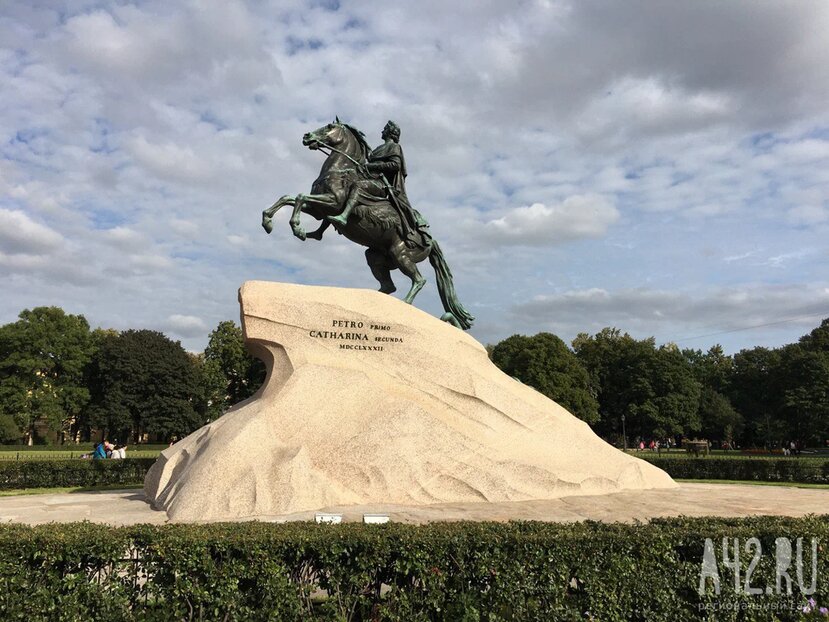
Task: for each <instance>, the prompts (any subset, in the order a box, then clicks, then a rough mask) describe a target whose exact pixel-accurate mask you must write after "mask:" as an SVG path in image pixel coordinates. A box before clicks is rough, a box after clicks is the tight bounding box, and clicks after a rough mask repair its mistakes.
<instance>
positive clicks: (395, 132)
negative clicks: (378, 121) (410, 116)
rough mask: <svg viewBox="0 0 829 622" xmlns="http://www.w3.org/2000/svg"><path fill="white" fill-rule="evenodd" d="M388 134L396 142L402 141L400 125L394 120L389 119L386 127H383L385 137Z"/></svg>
mask: <svg viewBox="0 0 829 622" xmlns="http://www.w3.org/2000/svg"><path fill="white" fill-rule="evenodd" d="M386 136H390V137H391V139H392V140H393V141H394V142H396V143H397V142H400V127H399V126H398V125H397V123H395V122H394V121H389V122H388V123H386V127H384V128H383V138H385V137H386Z"/></svg>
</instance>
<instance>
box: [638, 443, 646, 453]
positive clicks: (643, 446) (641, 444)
mask: <svg viewBox="0 0 829 622" xmlns="http://www.w3.org/2000/svg"><path fill="white" fill-rule="evenodd" d="M639 451H645V441H639Z"/></svg>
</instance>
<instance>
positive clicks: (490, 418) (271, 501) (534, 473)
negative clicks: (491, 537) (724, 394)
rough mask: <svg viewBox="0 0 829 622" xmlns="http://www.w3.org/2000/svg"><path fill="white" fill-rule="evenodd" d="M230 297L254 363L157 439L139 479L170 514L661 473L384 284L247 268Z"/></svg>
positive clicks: (617, 486) (546, 492) (443, 495)
mask: <svg viewBox="0 0 829 622" xmlns="http://www.w3.org/2000/svg"><path fill="white" fill-rule="evenodd" d="M239 301H240V303H241V307H242V325H243V329H244V332H245V339H246V343H247V345H248V348H249V349H250V351H251V352H252V353H253V354H254V355H255V356H257V357H259V358H261V359H262V360H263V361H265V363H266V365H267V368H268V377H267V380H266V382H265V384H264V386H263V387H262V388H261V389H260V390H259V392H258V393H257V394H256V395H254V396H253V397H252V398H250V399H249V400H247V401H245V402H243V403H241V404H238V405H236V406H235V407H233V408H232V409H231V410H229V411H228V412H227V413H226V414H225V415H224V416H222V417H221V418H220V419H218V420H217V421H215V422H212V423H210V424H208V425H206V426H204V427H203V428H201V429H199V430H197V431H196V432H194V433H193V434H191V435H190V436H188V437H187V438H185V439H183V440H181V441H180V442H178V443H176V444H175V445H174V446H172V447H170V448H169V449H166V450H165V451H164V452H162V454H161V456H160V457H159V459H158V461H157V462H156V464H155V465H154V466H153V467H152V469H151V470H150V472H149V473H148V475H147V477H146V480H145V482H144V490H145V492H146V495H147V498H148V499H149V500H150V501H151V503H152V504H153V506H154V507H156V508H157V509H163V510H166V512H167V514H168V516H169V517H170V518H171V519H174V520H185V521H195V520H223V519H238V518H246V517H255V516H259V517H265V516H269V517H277V516H284V515H287V514H293V513H297V512H305V511H309V510H316V509H321V508H325V507H328V506H334V505H338V506H342V505H351V504H370V503H377V504H383V503H386V504H400V505H422V504H431V503H448V502H474V501H480V502H501V501H523V500H530V499H551V498H556V497H563V496H568V495H576V494H578V495H584V494H601V493H609V492H616V491H620V490H635V489H648V488H669V487H674V486H676V484H675V483H674V482H673V480H671V478H670V477H669V476H668V475H667V474H666V473H665V472H664V471H661V470H660V469H657V468H656V467H654V466H653V465H651V464H648V463H647V462H644V461H642V460H639V459H637V458H634V457H632V456H629V455H627V454H625V453H623V452H621V451H619V450H617V449H615V448H613V447H612V446H610V445H608V444H607V443H605V442H604V441H603V440H601V439H600V438H599V437H598V436H596V435H595V434H594V433H593V431H592V430H591V429H590V427H589V426H588V425H587V424H586V423H584V422H582V421H581V420H579V419H577V418H576V417H574V416H573V415H571V414H570V413H569V412H567V411H566V410H565V409H564V408H562V407H561V406H559V405H558V404H556V403H555V402H553V401H551V400H549V399H547V398H546V397H544V396H543V395H541V394H540V393H538V392H537V391H535V390H534V389H532V388H530V387H528V386H525V385H523V384H521V383H520V382H518V381H517V380H514V379H513V378H510V377H509V376H507V375H506V374H504V373H503V372H501V371H500V370H499V369H498V368H497V367H495V365H493V364H492V363H491V362H490V360H489V358H488V357H487V353H486V350H485V349H484V347H483V346H482V345H481V344H479V343H478V342H477V341H475V340H474V339H473V338H472V337H471V336H469V335H468V334H466V333H464V332H463V331H461V330H459V329H457V328H455V327H453V326H451V325H449V324H447V323H445V322H441V321H440V320H438V319H436V318H434V317H432V316H431V315H429V314H427V313H425V312H424V311H421V310H419V309H417V308H415V307H413V306H411V305H407V304H404V303H403V302H401V301H400V300H397V299H396V298H393V297H392V296H388V295H385V294H381V293H379V292H372V291H367V290H357V289H344V288H333V287H310V286H303V285H290V284H284V283H269V282H262V281H250V282H247V283H245V284H244V285H243V286H242V288H241V290H240V291H239Z"/></svg>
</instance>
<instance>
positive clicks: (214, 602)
mask: <svg viewBox="0 0 829 622" xmlns="http://www.w3.org/2000/svg"><path fill="white" fill-rule="evenodd" d="M706 538H711V539H712V541H713V542H714V543H715V549H716V560H717V568H718V572H719V576H720V584H721V589H722V593H721V594H720V595H716V594H715V593H714V589H713V585H712V583H711V582H710V581H709V582H708V585H707V589H706V591H705V592H704V593H703V594H699V593H698V585H699V580H700V570H701V567H702V560H703V551H704V547H705V539H706ZM723 538H732V539H733V538H737V539H738V540H737V542H738V544H739V546H740V549H741V553H742V547H743V545H744V543H745V542H746V541H747V540H748V539H749V538H757V539H758V540H759V542H760V543H761V545H762V547H763V548H762V550H763V553H762V555H761V556H760V558H759V563H758V564H756V568H755V569H754V570H753V574H752V578H751V585H752V586H753V587H760V588H762V589H763V590H764V588H765V586H771V587H772V588H773V587H774V586H775V578H774V576H775V575H774V569H775V558H774V550H775V539H776V538H788V539H789V540H790V541H791V542H793V543H794V542H796V540H797V538H803V539H804V542H806V543H810V542H811V541H812V538H818V539H819V542H820V543H821V547H822V548H821V550H820V552H819V553H818V556H817V564H818V568H817V573H816V577H817V591H816V592H815V593H814V594H813V597H814V598H815V599H816V600H817V602H818V603H819V604H826V602H827V599H829V555H827V550H826V543H827V542H829V517H826V516H824V517H806V518H800V519H789V518H773V517H758V518H751V519H710V518H702V519H682V518H680V519H661V520H656V521H653V522H652V523H650V524H647V525H623V524H610V525H608V524H601V523H592V522H588V523H577V524H551V523H507V524H504V523H454V524H452V523H437V524H432V525H426V526H422V527H415V526H409V525H399V524H388V525H382V526H381V525H360V524H347V525H337V526H334V525H314V524H308V523H293V524H282V525H275V524H267V523H237V524H220V525H166V526H148V525H140V526H135V527H124V528H112V527H106V526H102V525H92V524H89V523H76V524H69V525H48V526H41V527H26V526H21V525H3V526H0V619H3V620H12V619H20V620H50V621H51V620H66V621H69V620H73V621H74V620H82V619H90V620H91V619H95V620H145V621H153V620H159V621H161V620H164V621H167V620H240V621H241V620H245V621H257V620H263V621H264V620H274V621H291V620H297V621H299V620H337V621H342V620H405V621H407V622H411V621H421V620H422V621H427V620H446V621H451V622H460V621H465V620H468V621H472V620H487V621H490V622H495V621H503V620H521V621H524V620H539V621H542V620H543V621H545V622H546V621H551V620H556V621H568V620H585V619H590V620H602V621H615V620H625V621H627V620H634V621H637V620H641V621H648V622H657V621H661V620H665V621H668V620H670V621H671V622H673V621H682V620H700V619H712V620H755V619H756V620H771V619H779V620H798V619H801V618H800V615H801V613H800V611H801V610H800V608H801V607H802V606H804V605H805V603H806V601H807V596H806V595H805V594H804V593H802V592H801V591H800V588H799V586H798V583H797V579H796V574H795V570H794V567H792V568H791V569H790V570H791V576H792V578H793V580H794V593H793V594H792V595H786V594H785V593H783V594H778V593H777V591H776V590H775V589H772V592H771V593H769V594H767V593H765V590H764V591H763V593H762V594H759V595H750V594H747V593H745V592H744V591H743V590H742V589H740V590H735V588H734V581H733V571H732V570H731V568H730V567H728V566H726V564H724V563H723V556H722V552H721V546H722V544H721V543H722V539H723ZM732 541H733V540H729V542H732ZM803 558H804V560H805V566H804V573H803V584H804V585H805V586H807V589H808V586H809V585H810V583H811V577H812V576H813V574H812V566H811V563H812V562H811V545H810V544H807V545H806V547H805V551H804V554H803ZM752 562H753V560H752V555H749V554H748V553H743V554H741V556H740V566H741V572H742V576H743V577H744V576H745V573H746V571H747V569H748V567H749V564H750V563H752ZM741 581H742V580H741ZM740 585H741V586H742V582H741V583H740ZM775 616H776V617H775Z"/></svg>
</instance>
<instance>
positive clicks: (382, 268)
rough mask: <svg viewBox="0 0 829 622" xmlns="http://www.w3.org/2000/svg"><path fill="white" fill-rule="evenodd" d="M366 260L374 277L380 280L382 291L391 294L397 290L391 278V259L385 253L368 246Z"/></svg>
mask: <svg viewBox="0 0 829 622" xmlns="http://www.w3.org/2000/svg"><path fill="white" fill-rule="evenodd" d="M366 261H367V262H368V267H369V268H371V273H372V274H373V275H374V278H375V279H377V280H378V281H379V282H380V291H381V292H383V293H384V294H391V293H392V292H394V291H397V288H396V287H395V286H394V282H393V281H392V280H391V273H390V272H389V268H390V266H389V260H388V258H387V257H386V254H385V253H382V252H380V251H378V250H375V249H373V248H367V249H366Z"/></svg>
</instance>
